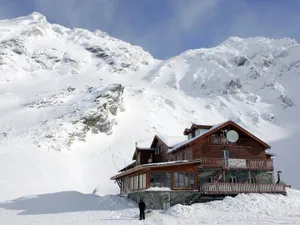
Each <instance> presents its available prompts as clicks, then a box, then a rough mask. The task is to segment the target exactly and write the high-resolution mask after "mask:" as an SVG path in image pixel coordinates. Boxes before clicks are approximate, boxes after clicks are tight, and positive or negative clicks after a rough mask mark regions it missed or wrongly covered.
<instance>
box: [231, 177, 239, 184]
mask: <svg viewBox="0 0 300 225" xmlns="http://www.w3.org/2000/svg"><path fill="white" fill-rule="evenodd" d="M229 182H230V183H237V178H236V177H230V180H229Z"/></svg>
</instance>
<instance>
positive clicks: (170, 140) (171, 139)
mask: <svg viewBox="0 0 300 225" xmlns="http://www.w3.org/2000/svg"><path fill="white" fill-rule="evenodd" d="M156 136H157V137H158V138H159V139H160V140H162V141H163V142H164V143H165V144H166V145H167V146H168V147H174V146H176V145H178V144H180V143H181V142H183V141H185V140H186V139H187V136H183V135H182V136H163V135H156Z"/></svg>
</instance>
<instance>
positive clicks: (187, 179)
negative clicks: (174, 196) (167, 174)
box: [174, 172, 195, 188]
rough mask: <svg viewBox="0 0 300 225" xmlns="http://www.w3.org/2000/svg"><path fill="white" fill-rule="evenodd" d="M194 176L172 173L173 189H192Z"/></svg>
mask: <svg viewBox="0 0 300 225" xmlns="http://www.w3.org/2000/svg"><path fill="white" fill-rule="evenodd" d="M194 187H195V175H194V173H193V172H174V188H194Z"/></svg>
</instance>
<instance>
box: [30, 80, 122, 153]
mask: <svg viewBox="0 0 300 225" xmlns="http://www.w3.org/2000/svg"><path fill="white" fill-rule="evenodd" d="M74 92H76V90H75V89H74V88H72V87H69V88H68V89H67V90H63V92H61V93H59V94H57V95H52V96H50V97H49V98H44V99H43V100H40V101H37V102H35V103H31V104H29V105H28V107H29V108H36V109H41V108H45V107H46V108H47V107H57V108H59V107H62V105H63V104H64V103H66V102H67V99H68V101H70V98H73V99H74V98H75V97H76V93H74ZM123 94H124V86H122V85H120V84H114V85H110V86H108V87H105V88H101V87H88V88H86V89H85V90H84V91H81V92H80V94H79V96H77V98H78V97H80V98H81V99H86V100H88V104H87V105H86V107H82V106H80V103H79V104H72V107H71V108H73V109H75V110H72V111H68V112H67V113H65V114H63V115H60V116H59V117H57V118H55V120H49V121H48V120H46V121H43V122H42V123H41V124H39V125H38V128H37V129H36V130H35V132H34V133H35V134H34V135H33V136H34V143H35V145H36V146H38V147H42V146H43V147H45V146H47V147H48V148H50V149H54V150H58V151H60V150H63V149H69V147H70V146H71V144H72V143H73V142H74V141H85V138H86V136H87V134H88V133H89V132H92V133H94V134H97V133H104V134H106V135H111V134H112V130H113V127H114V126H115V125H117V123H118V121H117V119H116V117H117V115H118V114H119V113H120V112H124V111H125V107H124V101H123ZM41 130H42V131H43V132H41ZM45 131H46V132H45Z"/></svg>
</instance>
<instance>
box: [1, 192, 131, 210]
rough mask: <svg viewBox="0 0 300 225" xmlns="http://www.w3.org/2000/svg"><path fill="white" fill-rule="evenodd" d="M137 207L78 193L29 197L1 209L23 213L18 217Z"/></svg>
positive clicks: (120, 199) (118, 199) (126, 201)
mask: <svg viewBox="0 0 300 225" xmlns="http://www.w3.org/2000/svg"><path fill="white" fill-rule="evenodd" d="M136 207H137V205H136V204H135V202H133V201H130V200H129V199H126V198H124V197H119V196H115V195H106V196H95V195H91V194H82V193H80V192H76V191H64V192H57V193H50V194H43V195H37V196H29V197H24V198H18V199H15V200H12V201H8V202H5V203H0V208H3V209H8V210H18V211H21V212H19V213H18V215H39V214H55V213H68V212H84V211H118V210H124V209H129V208H136Z"/></svg>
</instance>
